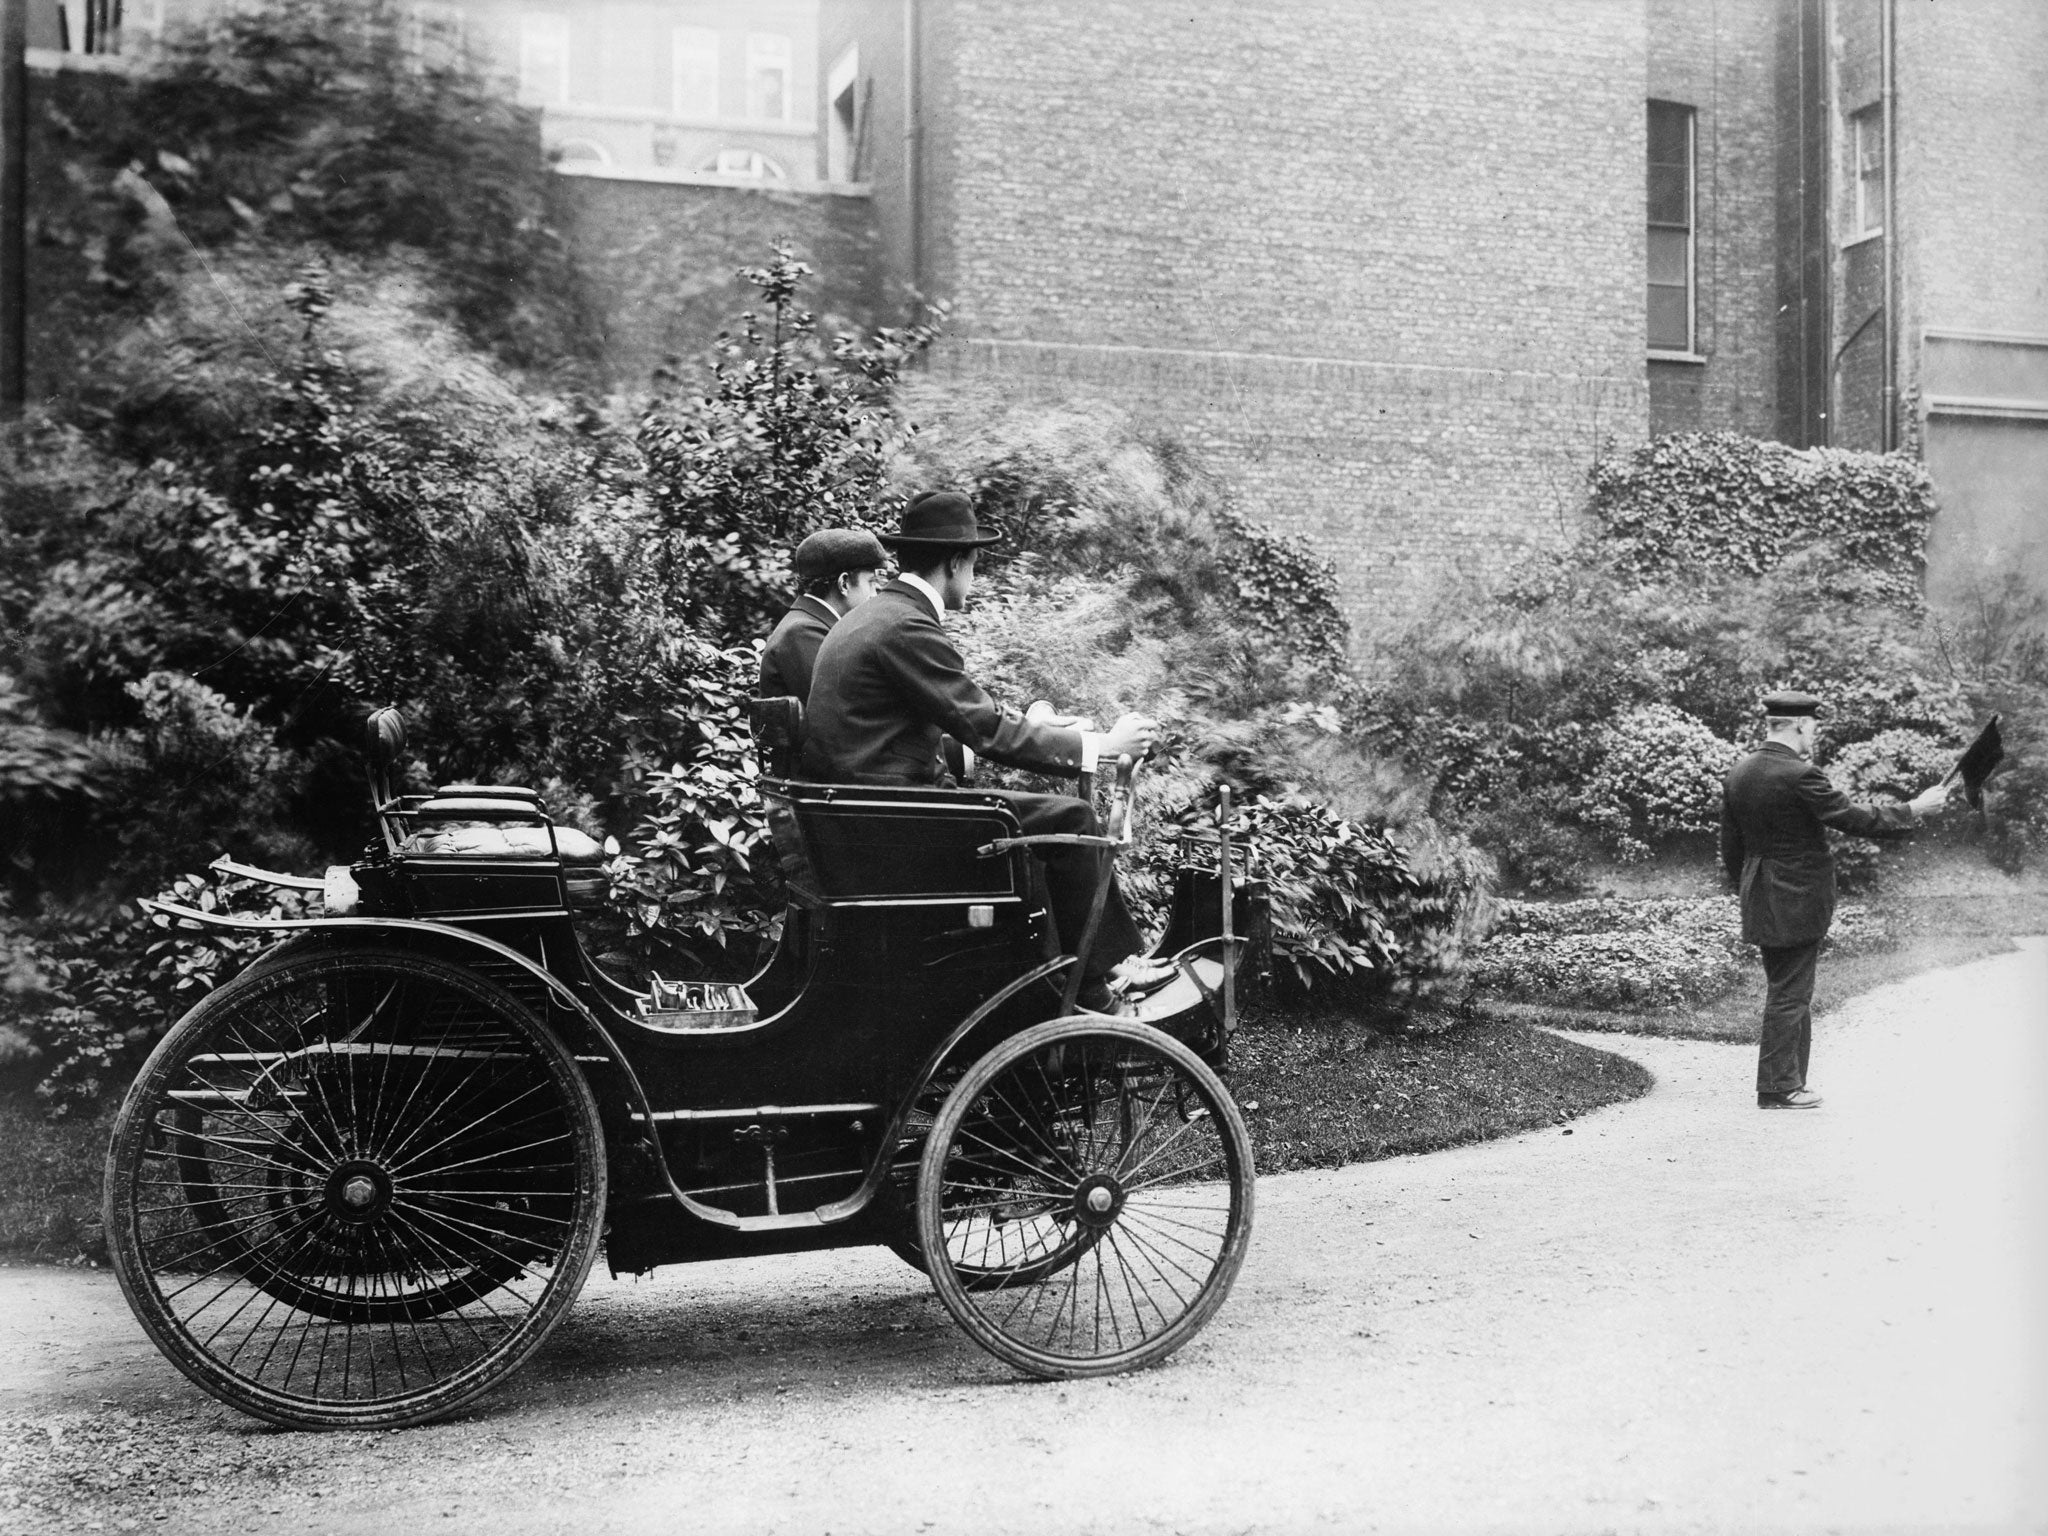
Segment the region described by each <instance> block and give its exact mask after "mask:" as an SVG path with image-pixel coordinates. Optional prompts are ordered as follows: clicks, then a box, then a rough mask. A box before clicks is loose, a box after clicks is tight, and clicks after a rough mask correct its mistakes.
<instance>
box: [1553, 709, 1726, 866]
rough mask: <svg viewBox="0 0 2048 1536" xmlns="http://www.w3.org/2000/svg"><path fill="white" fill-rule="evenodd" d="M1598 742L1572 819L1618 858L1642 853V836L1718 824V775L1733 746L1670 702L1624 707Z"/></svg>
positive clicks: (1706, 829)
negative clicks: (1595, 762)
mask: <svg viewBox="0 0 2048 1536" xmlns="http://www.w3.org/2000/svg"><path fill="white" fill-rule="evenodd" d="M1602 746H1603V748H1604V751H1603V753H1602V755H1601V759H1600V766H1599V767H1598V768H1597V769H1595V770H1594V772H1593V775H1592V777H1591V779H1590V780H1589V781H1588V782H1587V784H1586V788H1585V799H1584V801H1583V802H1582V804H1581V806H1580V810H1579V816H1580V819H1581V820H1583V821H1584V822H1586V823H1587V825H1589V826H1592V827H1595V828H1598V829H1599V830H1600V831H1602V832H1603V833H1604V834H1605V835H1606V836H1607V837H1608V838H1609V839H1610V840H1611V842H1612V843H1613V844H1614V846H1615V847H1616V848H1618V849H1619V850H1621V851H1622V852H1623V853H1624V855H1625V856H1632V855H1639V854H1640V853H1642V852H1644V851H1646V850H1645V849H1644V847H1643V842H1642V839H1644V838H1646V837H1649V838H1663V837H1670V836H1673V835H1676V834H1684V833H1706V832H1712V831H1714V830H1715V828H1717V827H1718V826H1719V825H1720V817H1721V780H1722V778H1723V777H1724V776H1725V775H1726V774H1727V772H1728V770H1729V769H1730V768H1731V767H1733V766H1734V763H1735V759H1736V756H1737V752H1738V749H1737V748H1736V747H1735V746H1734V745H1733V744H1732V743H1730V742H1726V741H1723V740H1722V739H1721V738H1720V737H1718V736H1716V735H1715V734H1714V733H1713V732H1712V731H1710V730H1708V729H1707V727H1706V726H1704V725H1702V724H1701V723H1700V722H1699V721H1697V720H1695V719H1693V718H1692V717H1691V716H1690V715H1688V714H1686V713H1685V712H1684V711H1683V710H1679V709H1674V708H1673V707H1672V706H1670V705H1669V704H1646V705H1643V706H1641V707H1639V708H1636V709H1631V710H1627V711H1625V712H1623V713H1622V714H1620V715H1617V716H1616V717H1615V718H1614V719H1613V720H1612V721H1611V722H1609V724H1608V725H1607V727H1606V728H1605V730H1604V731H1603V733H1602Z"/></svg>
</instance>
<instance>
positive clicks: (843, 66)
mask: <svg viewBox="0 0 2048 1536" xmlns="http://www.w3.org/2000/svg"><path fill="white" fill-rule="evenodd" d="M859 84H860V53H859V51H858V50H857V49H853V48H849V49H847V50H846V52H844V53H842V54H841V55H840V56H839V62H838V63H836V64H834V65H833V66H832V73H831V74H829V75H828V76H826V77H825V100H826V102H827V103H828V106H829V110H828V111H827V113H826V116H825V178H826V180H828V181H858V180H859V179H860V169H861V168H860V103H859V98H858V97H856V96H855V94H854V90H855V87H857V86H858V85H859Z"/></svg>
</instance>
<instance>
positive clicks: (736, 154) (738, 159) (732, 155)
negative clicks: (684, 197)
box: [703, 149, 789, 181]
mask: <svg viewBox="0 0 2048 1536" xmlns="http://www.w3.org/2000/svg"><path fill="white" fill-rule="evenodd" d="M703 169H704V170H706V171H708V172H710V173H711V174H712V175H714V176H744V177H746V178H747V179H748V180H749V181H787V180H788V179H789V173H788V172H787V171H785V170H783V168H782V167H781V166H779V165H777V164H776V163H775V162H774V161H773V160H770V159H769V158H768V157H767V156H766V155H764V154H762V153H761V151H759V150H758V149H721V150H720V151H719V152H718V153H717V154H715V155H713V156H712V157H711V158H710V159H709V160H707V161H705V162H704V165H703Z"/></svg>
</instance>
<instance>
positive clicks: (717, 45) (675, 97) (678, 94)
mask: <svg viewBox="0 0 2048 1536" xmlns="http://www.w3.org/2000/svg"><path fill="white" fill-rule="evenodd" d="M704 43H708V44H709V45H710V46H709V48H707V49H703V50H702V51H701V52H700V54H699V57H698V59H697V63H698V64H700V65H701V64H705V63H708V64H709V65H710V82H709V83H710V87H711V92H710V97H709V101H710V110H709V111H705V112H698V111H693V110H692V109H691V108H690V106H689V104H688V103H686V102H685V101H684V100H683V80H684V71H683V59H684V56H685V54H686V53H688V52H689V51H690V48H689V46H688V45H691V44H704ZM668 59H669V82H668V105H669V111H670V112H671V113H672V114H673V115H674V116H676V117H681V118H688V119H690V120H692V121H694V122H715V121H716V120H717V119H718V109H719V107H720V105H721V104H722V100H723V97H724V89H723V87H724V82H723V81H722V80H721V79H720V78H719V72H720V71H721V70H722V69H723V67H724V64H725V49H724V45H723V43H722V41H721V39H720V38H719V35H718V29H717V28H715V27H671V28H669V43H668Z"/></svg>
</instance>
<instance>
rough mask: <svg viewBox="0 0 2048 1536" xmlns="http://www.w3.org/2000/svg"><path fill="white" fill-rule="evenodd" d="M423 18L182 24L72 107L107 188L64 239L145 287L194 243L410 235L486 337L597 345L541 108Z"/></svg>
mask: <svg viewBox="0 0 2048 1536" xmlns="http://www.w3.org/2000/svg"><path fill="white" fill-rule="evenodd" d="M420 27H421V23H420V20H419V18H418V16H417V14H416V13H415V12H414V11H413V10H412V9H411V8H410V7H407V6H404V5H402V4H399V3H397V0H259V3H256V4H249V5H235V6H227V7H217V8H212V9H210V10H209V11H208V12H207V13H206V14H205V15H204V16H203V18H202V19H201V20H199V21H198V22H197V23H195V24H191V25H187V26H184V27H180V28H175V29H173V30H172V31H171V32H170V33H169V34H168V35H167V36H166V37H165V39H164V40H163V42H162V43H161V44H160V45H159V46H158V47H156V48H155V49H154V50H152V52H151V55H150V57H149V59H148V65H147V68H146V70H145V72H144V73H142V74H141V75H140V76H139V77H138V78H137V79H136V80H134V82H133V83H132V85H128V86H127V87H126V89H125V92H124V94H123V95H121V96H118V97H116V98H115V99H113V100H111V101H108V100H104V99H103V100H99V101H94V102H81V103H76V104H73V105H75V107H76V110H73V111H71V112H69V113H67V114H66V116H65V119H64V121H65V128H66V133H67V137H68V140H69V142H68V143H67V145H66V149H67V152H68V154H69V156H70V158H71V159H72V160H73V162H74V166H75V173H76V178H77V180H78V181H80V182H82V183H83V184H84V185H85V186H87V187H89V188H91V190H92V194H93V195H92V196H91V198H90V200H77V201H75V202H74V203H73V204H72V205H69V206H68V207H67V208H66V213H67V215H68V217H67V218H66V219H65V220H64V222H62V223H61V224H59V225H58V226H57V227H54V228H52V229H50V230H49V231H48V232H47V233H48V235H49V237H50V238H53V239H58V240H62V241H63V242H64V243H67V244H73V245H76V246H78V247H81V248H83V249H85V250H88V251H94V252H97V253H99V254H98V262H99V267H100V270H101V272H102V273H103V281H104V283H105V285H106V286H107V287H108V288H109V289H110V290H112V291H113V292H115V293H117V294H118V293H130V294H142V295H148V294H149V293H150V292H151V290H152V287H153V285H154V284H155V283H156V282H157V281H158V280H159V279H160V277H161V276H162V274H163V272H164V271H165V270H166V269H167V268H172V267H174V266H175V265H176V263H177V261H178V259H179V258H180V257H182V255H183V253H184V251H186V250H187V249H191V250H196V251H198V252H200V253H201V255H200V260H201V262H202V263H203V262H204V261H205V259H206V257H205V255H204V253H205V252H207V251H216V252H217V251H220V250H223V249H232V248H234V247H237V246H242V245H248V244H251V243H257V242H260V243H264V244H268V245H271V246H291V245H303V246H312V247H318V248H321V249H324V250H327V251H332V252H340V253H378V254H382V253H384V252H387V251H390V250H392V249H394V248H404V249H411V250H415V251H418V252H420V253H421V254H422V255H423V256H425V257H426V258H427V259H428V260H429V262H430V263H431V265H432V267H433V269H434V271H435V273H436V275H437V284H438V285H439V286H441V287H442V288H443V290H444V292H445V295H446V300H445V302H446V307H447V310H448V311H449V312H450V313H452V314H453V316H454V317H455V318H456V319H457V320H458V322H459V323H460V324H461V326H462V327H463V329H464V330H465V332H466V333H467V334H468V335H469V336H470V337H471V338H472V339H474V340H476V341H479V342H481V343H483V344H484V345H486V346H489V347H492V348H494V349H496V350H498V351H499V352H501V353H502V354H503V355H504V356H506V357H507V358H508V359H510V360H512V361H514V362H515V363H518V364H522V365H534V364H548V363H552V362H555V361H557V360H560V359H563V358H573V357H577V356H579V355H583V354H584V352H585V349H586V348H587V347H588V344H589V338H590V335H591V332H590V328H589V326H588V324H587V323H586V322H585V320H584V317H583V315H582V313H581V309H580V306H579V303H578V301H577V287H576V284H575V282H574V274H573V272H572V270H571V268H570V265H569V263H568V261H567V257H566V252H565V250H564V248H563V246H562V243H561V241H560V240H559V238H558V237H557V236H556V235H555V233H554V231H553V229H552V228H551V225H550V214H551V211H552V207H553V203H552V199H553V196H554V188H553V177H552V174H551V172H550V168H549V165H548V158H547V155H546V153H545V151H544V150H543V148H542V144H541V137H540V122H539V114H538V113H537V112H534V111H532V110H530V109H527V108H523V107H520V106H519V105H517V104H516V103H515V102H514V101H513V100H512V99H511V97H510V95H509V94H508V93H507V92H505V91H504V90H503V89H501V88H500V86H499V85H498V84H497V83H496V82H494V81H493V80H491V79H490V78H488V77H487V76H486V75H485V74H484V73H483V71H482V70H481V69H480V67H479V65H478V63H477V61H476V60H474V59H473V58H471V57H469V56H468V55H467V54H466V53H465V52H464V51H463V50H462V49H461V48H460V47H459V46H458V44H459V39H458V38H454V37H449V36H434V35H431V34H429V35H427V36H426V37H424V38H421V35H420ZM416 41H423V42H424V44H425V47H424V49H421V48H417V47H415V42H416ZM59 83H60V84H63V83H64V82H63V77H61V76H60V77H59ZM87 88H98V89H106V88H107V87H106V85H105V84H104V82H100V81H94V82H90V85H89V86H83V85H82V86H77V87H73V89H79V90H83V89H87ZM167 228H168V230H169V231H170V233H169V234H168V235H167V234H166V229H167ZM188 243H189V244H188Z"/></svg>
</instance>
